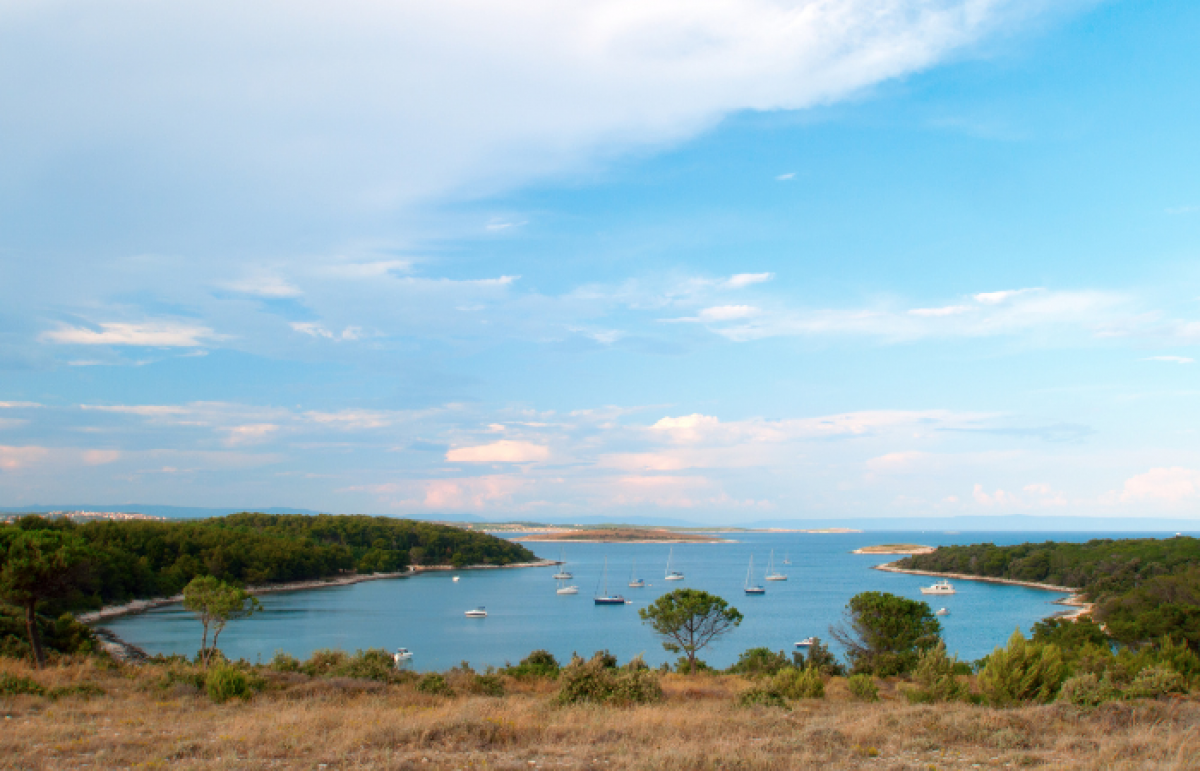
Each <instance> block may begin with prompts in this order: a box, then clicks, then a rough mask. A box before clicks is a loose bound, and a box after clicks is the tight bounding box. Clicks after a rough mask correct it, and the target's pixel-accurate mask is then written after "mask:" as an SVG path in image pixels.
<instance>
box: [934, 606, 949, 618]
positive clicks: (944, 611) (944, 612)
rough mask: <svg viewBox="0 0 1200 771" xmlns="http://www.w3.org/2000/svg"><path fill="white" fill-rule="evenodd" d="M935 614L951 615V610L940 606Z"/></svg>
mask: <svg viewBox="0 0 1200 771" xmlns="http://www.w3.org/2000/svg"><path fill="white" fill-rule="evenodd" d="M933 615H935V616H949V615H950V611H948V610H946V609H945V608H938V609H937V612H936V613H934V614H933Z"/></svg>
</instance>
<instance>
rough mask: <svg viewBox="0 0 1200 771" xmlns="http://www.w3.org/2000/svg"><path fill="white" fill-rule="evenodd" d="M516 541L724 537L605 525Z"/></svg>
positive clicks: (651, 540) (682, 540)
mask: <svg viewBox="0 0 1200 771" xmlns="http://www.w3.org/2000/svg"><path fill="white" fill-rule="evenodd" d="M515 540H517V541H586V542H588V543H639V542H640V543H722V542H723V541H724V539H722V538H716V537H714V536H711V535H705V534H700V533H681V532H679V531H677V530H659V529H656V528H641V527H628V528H625V527H621V528H617V527H605V528H600V529H597V530H563V531H560V532H555V533H535V534H533V535H527V536H525V537H524V538H517V539H515Z"/></svg>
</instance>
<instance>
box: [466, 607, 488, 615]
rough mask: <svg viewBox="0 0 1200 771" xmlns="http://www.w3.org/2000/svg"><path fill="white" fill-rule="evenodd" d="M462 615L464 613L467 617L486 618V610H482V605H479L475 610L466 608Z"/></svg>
mask: <svg viewBox="0 0 1200 771" xmlns="http://www.w3.org/2000/svg"><path fill="white" fill-rule="evenodd" d="M463 615H465V616H466V617H467V618H487V611H486V610H484V608H483V606H482V605H480V606H479V607H478V608H476V609H475V610H468V611H467V612H466V613H464V614H463Z"/></svg>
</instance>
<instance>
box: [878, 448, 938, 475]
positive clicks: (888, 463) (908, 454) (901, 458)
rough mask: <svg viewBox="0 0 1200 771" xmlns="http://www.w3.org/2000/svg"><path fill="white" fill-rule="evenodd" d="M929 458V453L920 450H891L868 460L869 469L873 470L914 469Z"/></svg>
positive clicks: (905, 470)
mask: <svg viewBox="0 0 1200 771" xmlns="http://www.w3.org/2000/svg"><path fill="white" fill-rule="evenodd" d="M928 458H929V453H927V452H921V451H920V450H907V451H904V452H889V453H888V454H886V455H880V456H878V457H875V458H871V459H870V460H868V461H867V470H868V471H873V472H907V471H913V470H914V469H916V468H917V467H918V466H920V465H922V464H923V463H924V462H925V461H926V460H928Z"/></svg>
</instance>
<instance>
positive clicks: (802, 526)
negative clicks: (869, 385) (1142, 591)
mask: <svg viewBox="0 0 1200 771" xmlns="http://www.w3.org/2000/svg"><path fill="white" fill-rule="evenodd" d="M740 527H752V528H772V527H778V528H787V529H795V530H818V529H821V528H827V527H846V528H853V529H855V530H868V531H874V532H912V531H920V530H935V531H938V532H945V531H947V530H953V531H961V532H992V533H995V532H1005V533H1010V532H1018V533H1023V532H1034V533H1062V532H1084V533H1101V532H1105V533H1107V532H1126V533H1152V532H1163V533H1182V532H1197V531H1200V519H1167V518H1163V517H1154V518H1151V517H1146V518H1141V517H1120V518H1117V517H1029V516H1021V515H1010V516H1004V517H897V518H894V519H893V518H885V517H875V518H869V519H868V518H860V517H849V518H846V519H771V520H758V521H755V522H747V523H744V524H742V525H740Z"/></svg>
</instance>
